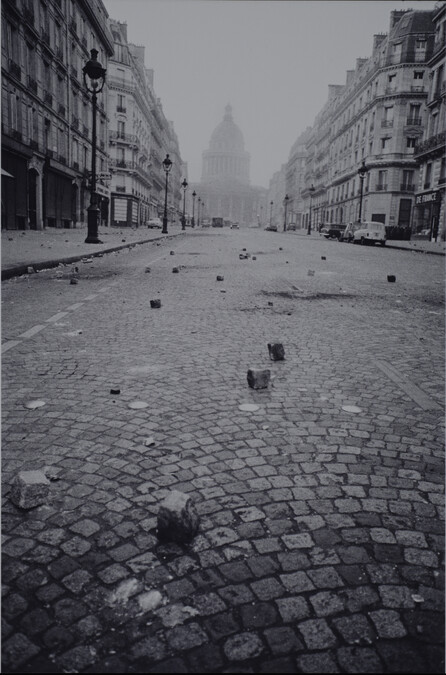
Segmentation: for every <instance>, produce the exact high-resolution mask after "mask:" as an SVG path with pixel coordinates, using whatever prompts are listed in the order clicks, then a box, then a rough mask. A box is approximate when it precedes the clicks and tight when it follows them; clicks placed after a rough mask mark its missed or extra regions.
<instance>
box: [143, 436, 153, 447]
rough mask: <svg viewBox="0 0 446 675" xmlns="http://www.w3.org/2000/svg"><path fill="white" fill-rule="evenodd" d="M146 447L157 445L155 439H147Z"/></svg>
mask: <svg viewBox="0 0 446 675" xmlns="http://www.w3.org/2000/svg"><path fill="white" fill-rule="evenodd" d="M144 445H147V446H150V445H155V439H154V438H153V437H152V436H150V437H149V438H146V440H145V441H144Z"/></svg>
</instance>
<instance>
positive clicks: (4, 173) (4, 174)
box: [2, 169, 14, 178]
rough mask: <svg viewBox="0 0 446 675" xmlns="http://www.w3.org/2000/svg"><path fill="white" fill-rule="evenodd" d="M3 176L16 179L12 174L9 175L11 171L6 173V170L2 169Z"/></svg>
mask: <svg viewBox="0 0 446 675" xmlns="http://www.w3.org/2000/svg"><path fill="white" fill-rule="evenodd" d="M2 176H7V177H8V178H14V176H13V175H12V173H9V171H5V170H4V169H2Z"/></svg>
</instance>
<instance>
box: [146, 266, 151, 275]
mask: <svg viewBox="0 0 446 675" xmlns="http://www.w3.org/2000/svg"><path fill="white" fill-rule="evenodd" d="M151 271H152V270H151V269H150V267H146V269H145V270H144V272H146V274H147V273H148V272H151Z"/></svg>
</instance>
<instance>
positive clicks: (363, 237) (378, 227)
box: [353, 220, 386, 246]
mask: <svg viewBox="0 0 446 675" xmlns="http://www.w3.org/2000/svg"><path fill="white" fill-rule="evenodd" d="M353 243H354V244H381V246H384V245H385V243H386V226H385V225H384V223H378V222H375V221H373V220H369V221H366V222H363V223H360V227H359V228H358V229H356V230H355V232H354V233H353Z"/></svg>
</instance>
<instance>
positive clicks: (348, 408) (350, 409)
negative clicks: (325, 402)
mask: <svg viewBox="0 0 446 675" xmlns="http://www.w3.org/2000/svg"><path fill="white" fill-rule="evenodd" d="M342 410H345V412H350V413H360V412H362V408H358V406H356V405H343V406H342Z"/></svg>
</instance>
